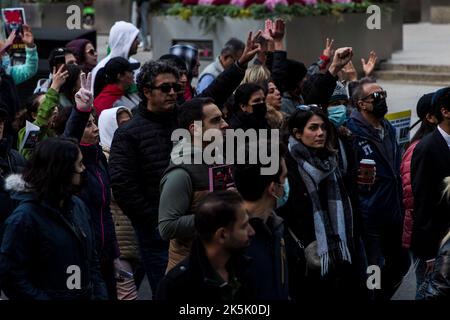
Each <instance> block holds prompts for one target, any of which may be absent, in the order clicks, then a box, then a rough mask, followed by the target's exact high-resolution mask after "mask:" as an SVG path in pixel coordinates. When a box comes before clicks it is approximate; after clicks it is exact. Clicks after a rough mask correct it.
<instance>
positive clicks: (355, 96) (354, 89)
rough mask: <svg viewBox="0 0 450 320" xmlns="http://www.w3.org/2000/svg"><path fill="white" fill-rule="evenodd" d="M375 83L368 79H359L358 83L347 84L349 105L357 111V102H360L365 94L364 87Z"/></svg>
mask: <svg viewBox="0 0 450 320" xmlns="http://www.w3.org/2000/svg"><path fill="white" fill-rule="evenodd" d="M370 83H376V81H375V80H374V79H372V78H369V77H364V78H361V79H360V80H359V81H352V82H350V83H349V87H348V92H349V96H350V97H351V103H352V104H353V106H354V107H355V108H357V109H358V110H359V106H358V101H359V100H362V99H363V98H364V97H365V95H366V92H365V90H364V86H365V85H366V84H370Z"/></svg>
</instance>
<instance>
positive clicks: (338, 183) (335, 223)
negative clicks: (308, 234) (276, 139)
mask: <svg viewBox="0 0 450 320" xmlns="http://www.w3.org/2000/svg"><path fill="white" fill-rule="evenodd" d="M289 151H290V153H291V155H292V157H293V158H294V159H295V160H296V162H297V164H298V170H299V173H300V177H301V178H302V180H303V182H304V183H305V185H306V189H307V191H308V194H309V198H310V199H311V202H312V207H313V216H314V229H315V235H316V240H317V254H318V256H319V258H320V264H321V274H322V276H323V275H325V274H327V273H328V271H329V267H330V264H331V265H335V264H336V262H339V261H348V262H350V263H351V256H350V251H349V249H348V244H349V241H350V243H351V241H352V239H353V222H352V221H353V219H352V209H351V204H350V199H349V197H348V195H347V194H346V191H345V188H344V187H343V182H342V177H341V174H340V172H339V169H338V165H337V159H336V156H335V155H330V156H329V157H328V158H327V159H325V160H323V159H320V158H319V157H317V156H316V155H314V154H313V153H312V152H311V151H310V150H309V149H308V148H307V147H306V146H305V145H304V144H303V143H301V142H299V141H297V140H296V139H295V138H293V137H292V136H291V137H289ZM322 181H325V183H326V194H327V207H323V203H321V201H320V196H319V191H318V190H319V184H320V182H322Z"/></svg>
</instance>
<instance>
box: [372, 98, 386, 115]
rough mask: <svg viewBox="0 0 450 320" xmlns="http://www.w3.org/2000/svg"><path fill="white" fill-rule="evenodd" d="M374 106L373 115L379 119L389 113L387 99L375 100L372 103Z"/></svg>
mask: <svg viewBox="0 0 450 320" xmlns="http://www.w3.org/2000/svg"><path fill="white" fill-rule="evenodd" d="M372 105H373V110H372V114H373V115H374V116H375V117H377V118H378V119H381V118H384V116H385V115H386V113H387V112H388V107H387V104H386V99H380V100H374V101H373V102H372Z"/></svg>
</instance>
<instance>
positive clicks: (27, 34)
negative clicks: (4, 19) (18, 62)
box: [20, 24, 34, 48]
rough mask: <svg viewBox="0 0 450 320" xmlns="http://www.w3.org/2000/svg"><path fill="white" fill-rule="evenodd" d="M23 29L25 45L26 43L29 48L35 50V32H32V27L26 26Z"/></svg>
mask: <svg viewBox="0 0 450 320" xmlns="http://www.w3.org/2000/svg"><path fill="white" fill-rule="evenodd" d="M22 28H23V33H22V34H21V35H20V36H21V37H22V41H23V43H25V45H26V46H27V47H28V48H34V36H33V32H31V27H30V26H29V25H27V24H24V25H23V26H22Z"/></svg>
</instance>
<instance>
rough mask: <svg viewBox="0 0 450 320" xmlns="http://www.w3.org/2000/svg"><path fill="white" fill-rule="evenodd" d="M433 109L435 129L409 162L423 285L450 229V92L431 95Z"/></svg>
mask: <svg viewBox="0 0 450 320" xmlns="http://www.w3.org/2000/svg"><path fill="white" fill-rule="evenodd" d="M432 107H433V111H434V114H435V116H436V118H437V120H438V126H437V128H436V129H435V130H434V132H433V133H431V134H429V135H427V136H426V137H424V138H423V139H422V141H421V142H420V143H419V144H418V145H417V147H416V149H415V150H414V153H413V156H412V161H411V182H412V190H413V195H414V211H413V230H412V234H411V250H412V252H413V253H414V255H415V256H416V257H417V258H418V259H420V260H421V263H422V264H423V263H426V267H425V270H422V272H421V273H422V276H421V280H422V281H423V278H424V276H425V275H426V274H427V273H428V272H429V271H431V270H432V269H433V264H434V258H435V257H436V255H437V253H438V250H439V243H440V241H441V239H442V238H443V237H444V235H445V234H446V232H447V230H448V228H449V227H450V216H449V212H450V204H449V202H448V201H446V199H445V198H444V197H443V196H442V192H443V190H444V178H445V177H448V176H450V150H449V148H450V88H443V89H441V90H438V91H437V92H436V93H435V94H434V96H433V99H432ZM419 263H420V262H419ZM422 269H424V268H422ZM419 280H420V279H419ZM418 297H419V296H418Z"/></svg>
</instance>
